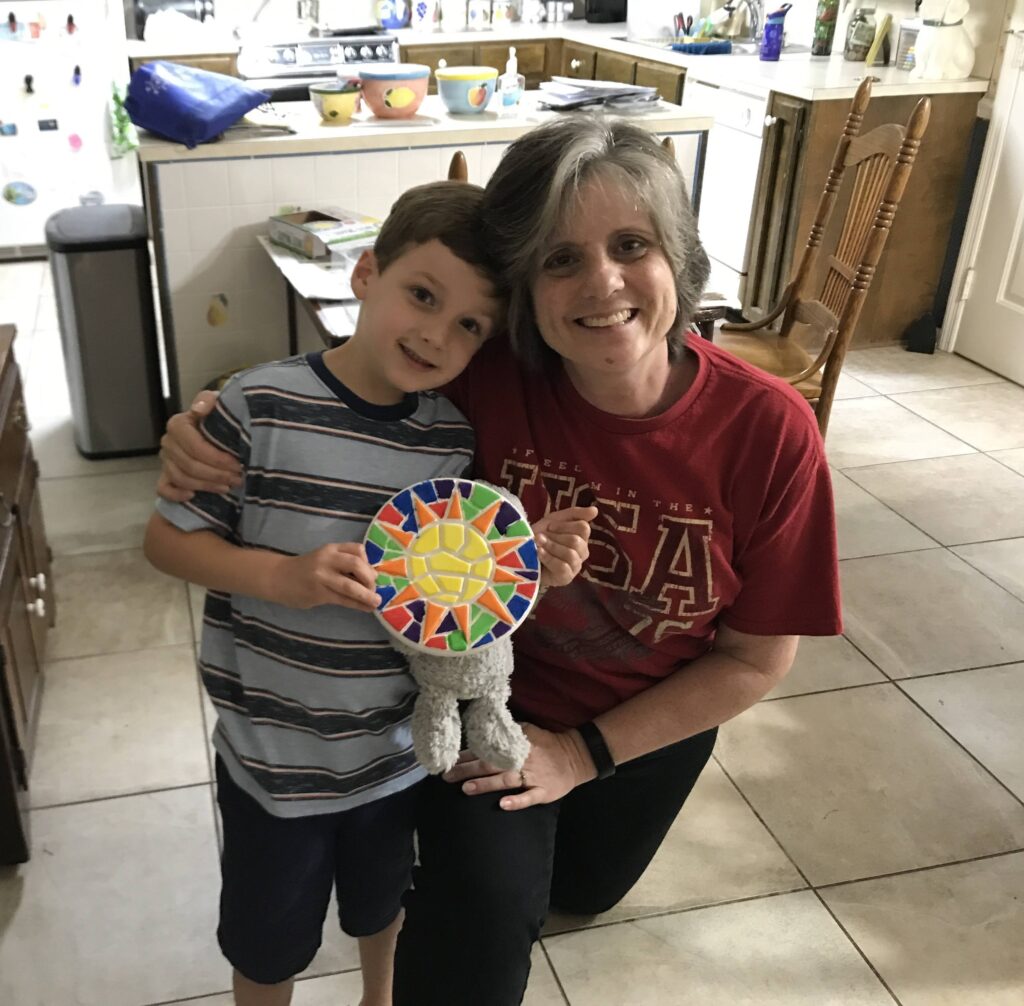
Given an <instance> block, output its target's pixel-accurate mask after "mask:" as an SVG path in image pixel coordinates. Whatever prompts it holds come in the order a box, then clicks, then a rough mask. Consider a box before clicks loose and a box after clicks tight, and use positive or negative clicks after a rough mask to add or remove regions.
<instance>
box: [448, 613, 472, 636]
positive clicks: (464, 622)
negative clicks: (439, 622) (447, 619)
mask: <svg viewBox="0 0 1024 1006" xmlns="http://www.w3.org/2000/svg"><path fill="white" fill-rule="evenodd" d="M452 614H453V615H454V616H455V621H456V622H458V624H459V628H460V629H462V634H463V635H464V636H465V637H466V642H467V643H468V642H469V641H470V639H469V626H470V623H471V620H472V613H471V612H470V610H469V605H468V604H460V605H459V606H458V607H456V608H452Z"/></svg>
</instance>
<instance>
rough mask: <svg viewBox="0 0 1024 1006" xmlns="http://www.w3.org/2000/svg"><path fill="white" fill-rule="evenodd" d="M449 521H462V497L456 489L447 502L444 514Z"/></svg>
mask: <svg viewBox="0 0 1024 1006" xmlns="http://www.w3.org/2000/svg"><path fill="white" fill-rule="evenodd" d="M445 517H447V518H448V519H449V520H462V497H461V496H460V495H459V490H458V489H456V490H455V492H453V493H452V495H451V498H450V499H449V500H448V512H447V513H446V514H445Z"/></svg>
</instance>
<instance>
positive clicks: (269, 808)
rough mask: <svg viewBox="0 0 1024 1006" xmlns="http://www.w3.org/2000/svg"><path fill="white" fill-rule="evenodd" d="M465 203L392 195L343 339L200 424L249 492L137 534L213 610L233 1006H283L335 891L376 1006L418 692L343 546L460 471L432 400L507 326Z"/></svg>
mask: <svg viewBox="0 0 1024 1006" xmlns="http://www.w3.org/2000/svg"><path fill="white" fill-rule="evenodd" d="M481 194H482V190H481V189H479V188H478V187H476V186H472V185H469V184H466V183H460V182H438V183H434V184H430V185H423V186H419V187H418V188H415V189H412V190H410V191H409V192H407V193H405V195H403V196H402V197H401V198H400V199H399V200H398V201H397V202H396V203H395V205H394V207H393V209H392V212H391V214H390V215H389V217H388V219H387V221H386V222H385V224H384V226H383V227H382V229H381V232H380V235H379V237H378V239H377V242H376V244H375V246H374V249H373V251H372V252H369V251H368V252H365V253H364V254H363V255H362V257H361V258H360V259H359V262H358V264H357V266H356V268H355V270H354V273H353V278H352V288H353V291H354V292H355V294H356V296H357V297H358V298H359V300H360V301H361V302H362V304H361V308H360V314H359V321H358V324H357V328H356V332H355V334H354V335H353V336H352V337H351V338H350V339H349V340H348V341H346V342H345V343H343V344H342V345H341V346H338V347H335V348H333V349H329V350H327V351H325V352H322V353H310V354H308V355H307V356H305V357H293V358H291V359H288V360H284V361H280V362H277V363H270V364H264V365H263V366H259V367H256V368H254V369H252V370H250V371H247V372H246V373H243V374H240V375H238V376H237V377H235V378H234V379H233V380H232V381H231V382H230V383H229V384H228V385H227V386H226V387H225V389H224V391H223V393H222V394H221V396H220V398H219V399H218V401H217V405H216V407H215V409H214V410H213V411H212V413H211V414H210V415H209V416H208V418H207V419H206V421H205V424H204V432H205V434H206V436H207V438H208V439H210V440H211V441H212V442H213V443H214V444H216V445H217V446H218V447H221V448H223V449H225V450H228V451H230V452H231V453H232V454H234V455H235V456H236V457H237V458H238V459H239V461H240V463H241V466H242V470H243V475H244V481H243V484H242V485H241V486H240V487H238V488H235V489H232V490H230V491H228V492H225V493H224V494H222V495H214V494H211V493H200V494H197V495H196V496H194V497H193V498H192V499H191V500H189V501H188V502H185V503H168V502H166V501H160V503H159V504H158V513H156V514H154V515H153V517H152V518H151V520H150V523H149V527H148V528H147V532H146V542H145V550H146V555H147V557H148V558H149V560H150V561H151V562H152V563H153V564H154V565H155V566H156V567H157V568H159V569H161V570H163V571H164V572H166V573H169V574H171V575H174V576H178V577H181V578H182V579H186V580H189V581H190V582H193V583H198V584H201V585H203V586H205V587H207V588H209V591H210V592H209V593H208V595H207V600H206V608H205V613H204V618H203V639H202V651H201V656H200V670H201V673H202V677H203V681H204V684H205V686H206V688H207V690H208V691H209V693H210V695H211V697H212V699H213V700H214V702H215V704H216V705H217V709H218V721H217V727H216V730H215V732H214V745H215V747H216V749H217V752H218V757H217V781H218V802H219V804H220V808H221V814H222V820H223V825H224V852H223V857H222V865H221V871H222V879H223V885H222V891H221V909H220V925H219V927H218V940H219V943H220V946H221V949H222V950H223V952H224V955H225V956H226V957H227V958H228V960H229V961H230V962H231V964H232V966H233V967H234V978H233V984H234V991H235V1001H236V1003H238V1004H239V1006H264V1004H278V1003H281V1004H287V1003H288V1002H290V1000H291V990H292V984H293V982H292V979H293V977H294V975H296V974H298V973H299V972H300V971H302V970H304V969H305V968H306V967H307V966H308V964H309V962H310V961H311V960H312V958H313V955H314V954H315V953H316V950H317V948H318V947H319V944H320V938H321V930H322V926H323V921H324V917H325V915H326V911H327V904H328V900H329V897H330V890H331V885H332V883H333V884H335V885H336V886H337V890H338V903H339V914H340V917H341V925H342V928H343V929H344V930H345V932H347V933H349V934H350V935H352V936H355V937H357V938H358V939H359V952H360V960H361V964H362V970H363V999H362V1004H363V1006H390V1002H391V968H392V957H393V953H394V945H395V940H396V938H397V934H398V929H399V927H400V924H401V907H400V906H401V897H402V894H403V893H404V891H405V890H406V888H407V887H408V886H409V881H410V871H411V866H412V861H413V846H412V833H413V827H414V822H413V800H414V794H415V788H416V787H415V784H416V783H417V782H419V781H420V780H421V779H422V778H423V775H424V773H423V771H422V769H421V768H420V767H419V766H418V765H417V764H416V761H415V758H414V756H413V752H412V745H411V739H410V734H409V718H410V716H411V713H412V705H413V701H414V698H415V689H414V684H413V682H412V679H411V677H410V676H409V673H408V669H407V667H406V664H405V661H404V660H403V659H402V658H401V657H400V656H399V655H398V654H397V653H396V652H395V651H394V650H393V649H392V648H391V646H390V645H389V644H388V641H387V637H386V635H385V633H384V632H383V630H382V629H381V627H380V626H379V624H378V623H377V621H376V619H375V618H373V617H372V616H371V615H370V614H368V613H369V612H372V611H373V609H374V608H375V607H376V605H377V600H378V598H377V595H376V594H375V593H374V582H375V580H374V574H373V571H372V569H371V567H370V566H369V564H368V563H367V561H366V557H365V554H364V552H363V548H362V545H361V544H359V542H361V540H362V537H363V534H364V533H365V530H366V525H367V522H368V520H369V519H370V518H371V517H372V516H373V515H374V514H375V513H376V512H377V510H378V509H379V507H380V506H381V505H382V504H383V503H384V502H385V501H386V500H387V499H388V498H389V497H390V496H391V495H392V494H393V493H394V492H395V491H396V490H398V489H401V488H404V487H405V486H407V485H411V484H412V483H415V482H418V481H421V480H422V479H427V478H437V477H442V478H443V477H446V476H448V477H450V476H458V475H462V474H463V473H464V472H465V470H466V469H467V467H468V466H469V464H470V462H471V461H472V457H473V433H472V429H471V428H470V426H469V424H468V423H467V421H466V420H465V418H464V417H463V416H462V415H461V414H460V413H459V412H458V411H457V410H456V408H455V407H454V406H453V405H452V404H451V403H449V402H448V401H447V400H446V399H444V398H443V397H441V396H440V395H438V394H437V393H435V392H432V391H430V390H428V389H433V388H437V387H440V386H442V385H444V384H446V383H448V382H449V381H451V380H452V379H453V378H454V377H456V376H457V375H458V374H459V373H460V372H461V371H462V369H463V368H464V367H465V365H466V364H467V363H468V362H469V360H470V359H471V358H472V356H473V354H474V353H475V352H476V351H477V349H478V348H479V347H480V346H481V345H482V344H483V343H484V341H485V340H487V339H488V338H489V337H490V336H491V335H492V334H494V333H495V332H496V331H497V330H498V328H499V327H500V326H501V324H502V321H503V318H504V304H503V302H502V301H501V300H500V299H499V298H498V297H497V295H496V294H495V289H494V284H493V283H492V278H491V276H490V275H489V274H488V272H487V271H486V268H485V266H484V265H483V263H485V262H486V257H485V254H484V247H483V240H482V237H481V233H480V228H479V226H478V222H477V209H478V205H479V202H480V197H481ZM559 516H566V517H573V516H575V515H574V514H573V513H571V512H566V513H565V514H564V515H559ZM549 538H554V542H552V541H550V540H549V541H547V543H546V547H545V539H544V538H540V539H539V541H540V543H541V546H542V547H541V559H542V562H544V563H545V566H549V568H551V569H552V570H553V571H555V572H556V573H557V577H560V578H561V579H562V580H564V579H565V568H566V564H565V563H564V562H560V560H559V557H563V558H564V556H565V555H566V552H565V551H564V547H563V546H561V545H560V544H559V539H558V536H557V535H553V536H550V535H549ZM583 538H585V532H584V533H583ZM583 538H580V539H579V541H582V540H583ZM576 551H577V552H579V551H584V552H585V546H583V545H579V544H578V543H577V544H576ZM574 568H578V565H577V566H575V567H574Z"/></svg>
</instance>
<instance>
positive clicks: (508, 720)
mask: <svg viewBox="0 0 1024 1006" xmlns="http://www.w3.org/2000/svg"><path fill="white" fill-rule="evenodd" d="M398 648H399V649H402V650H404V651H405V653H406V655H407V656H408V658H409V670H410V671H411V672H412V676H413V677H414V678H415V679H416V684H418V685H419V687H420V694H419V696H418V697H417V699H416V706H415V708H414V709H413V713H412V744H413V749H414V750H415V752H416V758H417V759H418V761H419V763H420V764H421V765H422V766H423V767H424V768H425V769H426V770H427V771H428V772H429V773H430V774H431V775H437V774H439V773H441V772H447V771H448V769H450V768H451V767H452V766H453V765H454V764H455V762H456V761H457V760H458V757H459V752H460V751H461V750H462V733H463V730H465V734H466V746H467V747H468V748H469V750H470V751H472V752H473V754H475V755H476V756H477V757H478V758H482V759H483V760H484V761H486V762H489V763H490V764H491V765H493V766H494V767H495V768H499V769H521V768H522V767H523V762H525V761H526V756H527V755H528V754H529V753H530V742H529V741H528V740H527V739H526V734H524V733H523V729H522V727H520V726H519V724H518V723H516V722H515V720H513V719H512V714H511V713H510V712H509V710H508V706H507V705H506V703H507V702H508V698H509V694H510V691H511V689H510V688H509V678H510V677H511V676H512V640H511V638H510V637H509V636H503V637H502V638H501V639H499V640H498V641H497V642H496V643H494V644H493V645H492V646H488V647H486V648H485V649H482V650H474V651H472V652H470V653H466V654H463V655H461V656H457V657H451V656H448V657H435V656H433V655H431V654H429V653H424V652H423V651H422V650H414V649H412V648H411V647H403V646H402V644H401V643H399V644H398ZM463 699H469V704H468V705H467V706H466V709H465V712H464V713H463V714H462V716H461V718H460V716H459V701H460V700H463Z"/></svg>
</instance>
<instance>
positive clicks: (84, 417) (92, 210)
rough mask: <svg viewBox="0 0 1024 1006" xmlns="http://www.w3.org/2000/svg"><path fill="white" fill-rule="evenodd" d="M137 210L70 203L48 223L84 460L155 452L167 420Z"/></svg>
mask: <svg viewBox="0 0 1024 1006" xmlns="http://www.w3.org/2000/svg"><path fill="white" fill-rule="evenodd" d="M146 236H147V232H146V216H145V213H144V212H143V210H142V207H141V206H123V205H109V206H107V205H101V206H73V207H70V208H69V209H66V210H60V211H59V212H57V213H54V214H53V215H52V216H51V217H50V218H49V219H48V220H47V221H46V244H47V246H48V248H49V249H50V268H51V270H52V272H53V289H54V295H55V297H56V301H57V318H58V320H59V322H60V338H61V345H62V346H63V349H64V368H65V370H66V371H67V379H68V388H69V391H70V393H71V416H72V419H73V421H74V428H75V446H76V447H77V448H78V450H79V452H80V453H81V454H83V455H84V456H85V457H87V458H109V457H118V456H123V455H128V454H151V453H153V452H154V451H156V450H158V449H159V444H160V435H161V432H162V430H163V423H164V406H163V395H162V393H161V385H160V359H159V354H158V350H157V333H156V318H155V316H154V313H153V291H152V287H151V285H150V277H149V249H148V246H147V244H146Z"/></svg>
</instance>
